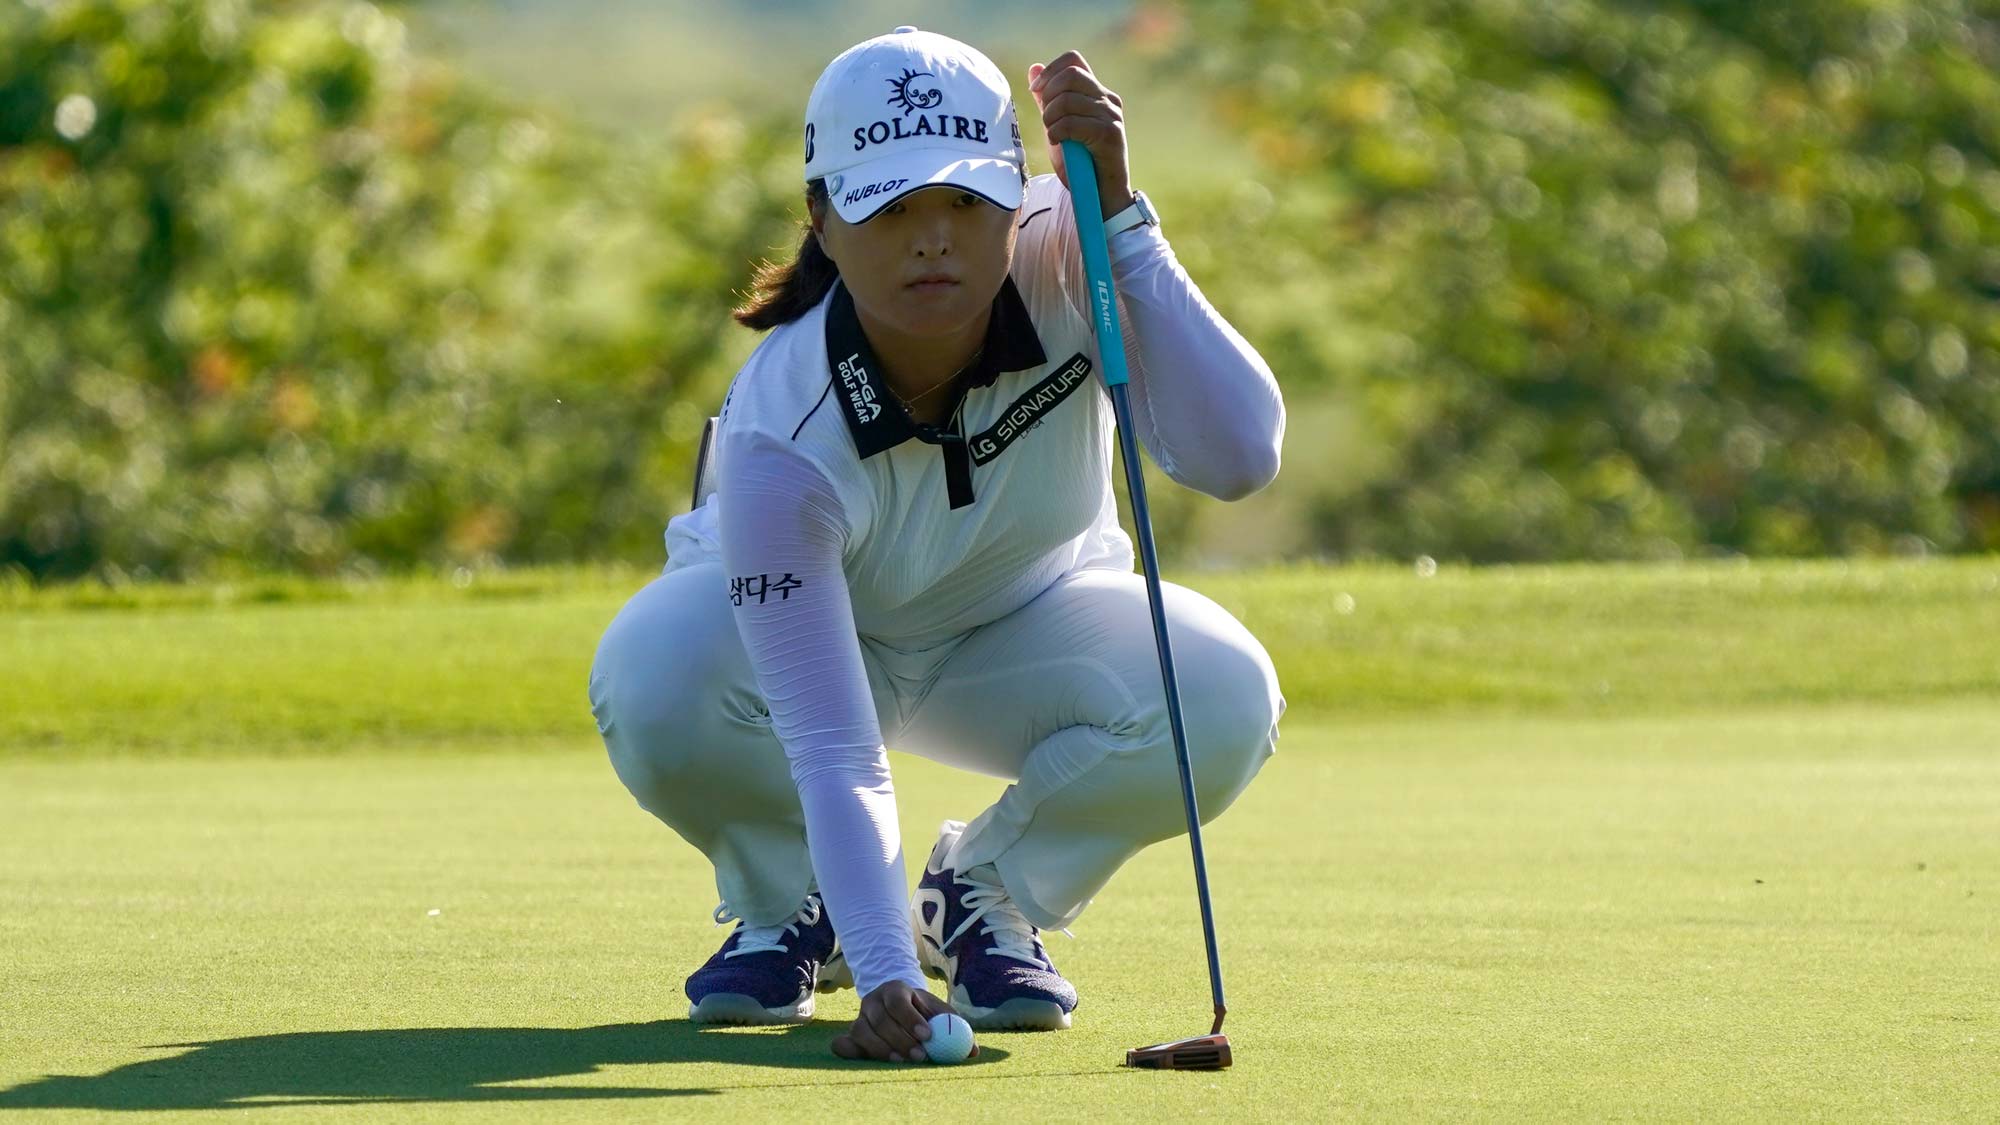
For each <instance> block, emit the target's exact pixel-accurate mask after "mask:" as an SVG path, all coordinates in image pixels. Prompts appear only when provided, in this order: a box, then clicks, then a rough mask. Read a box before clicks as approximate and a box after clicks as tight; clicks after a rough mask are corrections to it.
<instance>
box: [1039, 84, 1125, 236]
mask: <svg viewBox="0 0 2000 1125" xmlns="http://www.w3.org/2000/svg"><path fill="white" fill-rule="evenodd" d="M1028 91H1029V92H1030V93H1032V94H1034V95H1035V105H1036V106H1037V107H1038V108H1039V109H1040V110H1041V111H1042V127H1043V128H1044V130H1046V132H1047V133H1048V138H1049V157H1050V159H1051V160H1052V161H1053V162H1054V164H1055V170H1056V175H1058V176H1060V177H1062V182H1063V186H1064V187H1068V186H1069V173H1068V172H1067V171H1066V170H1065V169H1064V168H1063V156H1062V142H1063V141H1081V142H1082V143H1083V147H1085V148H1087V149H1089V150H1090V159H1091V162H1092V163H1094V164H1096V165H1097V196H1098V198H1099V199H1100V200H1102V201H1103V204H1104V217H1105V218H1107V219H1108V218H1110V217H1111V216H1113V215H1116V214H1117V213H1118V212H1120V211H1123V210H1124V209H1125V208H1126V207H1128V206H1130V205H1131V203H1132V173H1131V170H1130V169H1129V168H1127V167H1126V165H1125V103H1124V102H1123V101H1121V100H1120V99H1119V97H1118V95H1117V94H1115V93H1113V92H1112V91H1111V90H1109V89H1107V88H1106V87H1105V85H1104V83H1102V82H1099V81H1098V80H1097V76H1096V75H1095V74H1092V73H1091V72H1090V64H1089V63H1087V62H1085V61H1083V56H1082V55H1080V54H1078V53H1076V52H1075V51H1064V52H1063V53H1062V54H1060V55H1057V56H1056V57H1055V58H1053V59H1051V60H1050V61H1048V62H1047V63H1036V64H1035V65H1033V66H1031V67H1029V68H1028Z"/></svg>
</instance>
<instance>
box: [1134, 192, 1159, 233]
mask: <svg viewBox="0 0 2000 1125" xmlns="http://www.w3.org/2000/svg"><path fill="white" fill-rule="evenodd" d="M1132 205H1133V206H1134V207H1137V208H1138V209H1139V214H1140V215H1142V216H1144V218H1145V220H1146V221H1147V222H1149V223H1151V224H1153V225H1154V226H1159V225H1160V213H1159V212H1158V211H1155V210H1153V201H1152V200H1150V199H1147V198H1146V193H1145V192H1143V191H1135V192H1133V193H1132Z"/></svg>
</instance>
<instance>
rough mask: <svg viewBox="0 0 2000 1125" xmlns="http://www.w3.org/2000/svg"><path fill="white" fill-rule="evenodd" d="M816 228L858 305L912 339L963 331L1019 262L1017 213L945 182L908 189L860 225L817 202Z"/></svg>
mask: <svg viewBox="0 0 2000 1125" xmlns="http://www.w3.org/2000/svg"><path fill="white" fill-rule="evenodd" d="M813 226H814V229H816V230H817V231H818V232H819V240H820V247H821V248H822V249H824V250H825V251H826V255H827V257H829V258H832V259H833V261H834V264H835V265H837V266H839V267H840V280H841V282H842V283H843V284H845V285H846V286H847V291H848V292H849V293H851V294H853V296H854V304H855V307H856V308H857V309H858V310H860V311H862V312H864V313H866V314H867V315H868V316H869V317H870V318H871V319H873V320H875V321H876V322H878V323H881V324H883V325H885V326H886V327H888V328H891V329H893V330H895V331H897V332H901V333H903V334H905V335H908V336H915V337H949V336H953V335H957V334H960V333H963V332H964V331H965V330H966V329H967V328H968V326H970V325H972V324H973V323H974V322H975V321H977V320H978V319H979V317H980V316H981V315H983V314H984V313H985V312H986V310H987V308H988V307H989V306H991V305H992V304H993V298H994V296H995V295H997V294H998V293H999V292H1000V283H1001V282H1002V281H1005V280H1006V278H1007V270H1008V268H1009V267H1011V266H1012V265H1013V262H1014V212H1012V211H1008V210H1005V209H1003V208H1000V207H996V206H994V205H993V204H991V203H988V202H987V201H986V200H984V199H981V198H980V197H979V196H976V195H973V194H972V193H971V192H967V191H961V190H960V189H958V188H954V187H949V186H946V185H939V186H937V187H928V188H923V189H922V190H919V191H914V192H911V193H910V194H909V195H906V196H904V197H903V198H901V199H899V200H897V201H896V202H894V203H891V204H890V205H889V206H887V207H884V208H883V209H882V210H880V211H877V212H876V213H875V215H874V216H873V217H872V218H870V219H869V220H868V221H867V222H865V223H860V224H858V225H857V224H854V223H849V222H847V221H846V220H844V219H842V218H841V217H840V215H839V214H838V213H837V212H835V211H834V210H833V208H832V207H828V206H819V207H816V208H815V209H814V214H813Z"/></svg>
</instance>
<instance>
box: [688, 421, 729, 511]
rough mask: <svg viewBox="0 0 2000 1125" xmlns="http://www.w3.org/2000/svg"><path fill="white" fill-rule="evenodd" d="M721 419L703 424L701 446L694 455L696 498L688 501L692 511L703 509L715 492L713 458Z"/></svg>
mask: <svg viewBox="0 0 2000 1125" xmlns="http://www.w3.org/2000/svg"><path fill="white" fill-rule="evenodd" d="M720 421H722V419H720V418H710V419H709V420H708V421H706V422H703V423H702V424H701V446H700V448H698V449H696V450H695V454H694V496H693V498H692V499H690V500H689V501H688V508H689V509H690V510H692V509H695V508H699V507H701V502H702V501H704V500H706V499H708V497H709V494H710V493H713V492H714V491H715V464H714V458H713V456H712V453H713V449H714V446H715V424H716V423H717V422H720Z"/></svg>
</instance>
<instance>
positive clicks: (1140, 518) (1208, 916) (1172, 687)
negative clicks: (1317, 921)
mask: <svg viewBox="0 0 2000 1125" xmlns="http://www.w3.org/2000/svg"><path fill="white" fill-rule="evenodd" d="M1111 407H1112V410H1113V411H1115V412H1116V414H1117V417H1118V445H1119V449H1120V451H1121V453H1122V454H1123V457H1124V461H1125V487H1126V491H1127V492H1128V493H1130V495H1131V500H1132V524H1133V526H1134V528H1135V530H1137V532H1138V535H1139V559H1140V562H1141V563H1142V564H1143V569H1144V571H1145V576H1146V602H1147V604H1148V605H1149V606H1151V607H1152V611H1153V639H1154V640H1155V641H1157V642H1158V644H1157V647H1158V649H1159V652H1160V678H1161V680H1162V681H1164V682H1165V684H1166V688H1167V723H1168V725H1169V726H1170V727H1171V728H1172V729H1173V735H1174V763H1175V765H1176V766H1178V767H1179V769H1180V775H1181V800H1182V803H1183V804H1184V806H1185V807H1186V810H1187V828H1188V847H1189V849H1190V850H1192V851H1193V852H1194V886H1195V895H1196V897H1197V898H1198V899H1199V900H1200V901H1201V937H1202V941H1203V942H1204V943H1205V944H1206V945H1207V947H1208V989H1209V994H1210V996H1211V997H1212V998H1213V999H1214V1001H1215V1023H1214V1025H1213V1026H1211V1027H1210V1028H1209V1029H1208V1033H1209V1034H1210V1035H1219V1034H1221V1032H1222V1017H1223V1016H1224V1015H1226V1014H1228V1012H1229V1006H1228V1005H1227V1004H1226V1003H1224V1002H1223V998H1222V959H1221V957H1220V956H1219V955H1218V954H1217V953H1216V951H1215V912H1214V910H1213V909H1211V908H1210V906H1209V901H1208V862H1207V860H1206V859H1204V858H1203V855H1202V847H1201V810H1200V809H1199V808H1198V807H1197V806H1196V804H1195V797H1194V770H1193V768H1192V767H1191V766H1189V764H1188V751H1187V730H1186V728H1185V727H1184V726H1183V724H1182V722H1181V690H1180V682H1179V679H1178V678H1177V677H1176V676H1175V675H1174V652H1173V645H1172V643H1171V642H1170V641H1169V640H1168V639H1167V611H1166V604H1165V599H1164V596H1163V595H1162V593H1161V591H1160V561H1159V556H1158V554H1157V553H1156V552H1155V551H1154V549H1153V519H1152V513H1151V512H1150V511H1148V510H1147V507H1146V476H1145V467H1144V465H1143V464H1142V463H1141V462H1140V460H1139V441H1138V438H1137V437H1136V436H1134V435H1135V433H1136V431H1134V430H1133V428H1132V405H1131V401H1130V398H1129V396H1128V395H1127V394H1126V390H1125V384H1123V383H1115V384H1113V385H1112V386H1111Z"/></svg>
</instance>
